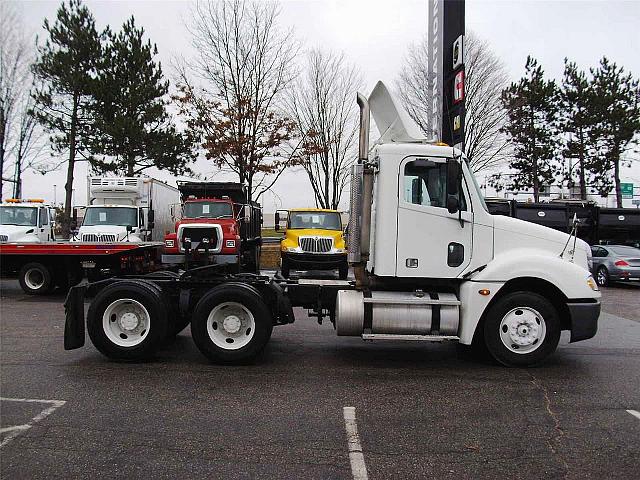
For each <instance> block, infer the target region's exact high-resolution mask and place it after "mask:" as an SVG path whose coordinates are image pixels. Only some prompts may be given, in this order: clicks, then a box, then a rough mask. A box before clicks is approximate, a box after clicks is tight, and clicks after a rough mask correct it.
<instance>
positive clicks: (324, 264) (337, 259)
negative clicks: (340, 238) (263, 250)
mask: <svg viewBox="0 0 640 480" xmlns="http://www.w3.org/2000/svg"><path fill="white" fill-rule="evenodd" d="M281 255H282V260H283V261H286V262H287V263H289V265H290V266H291V267H292V268H294V269H296V268H299V269H301V270H328V269H331V268H338V267H340V266H341V265H344V264H345V263H346V262H347V254H346V253H292V252H281Z"/></svg>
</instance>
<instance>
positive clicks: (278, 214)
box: [274, 212, 280, 232]
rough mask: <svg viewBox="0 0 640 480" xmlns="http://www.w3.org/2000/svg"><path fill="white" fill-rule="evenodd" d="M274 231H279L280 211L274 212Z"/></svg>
mask: <svg viewBox="0 0 640 480" xmlns="http://www.w3.org/2000/svg"><path fill="white" fill-rule="evenodd" d="M274 223H275V231H276V232H279V231H280V213H278V212H276V218H275V221H274Z"/></svg>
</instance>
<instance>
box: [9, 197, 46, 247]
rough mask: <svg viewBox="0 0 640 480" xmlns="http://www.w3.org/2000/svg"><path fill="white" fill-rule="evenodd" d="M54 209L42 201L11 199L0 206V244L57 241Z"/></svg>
mask: <svg viewBox="0 0 640 480" xmlns="http://www.w3.org/2000/svg"><path fill="white" fill-rule="evenodd" d="M53 219H54V215H53V212H52V208H51V207H50V206H48V205H45V203H44V201H43V200H41V199H26V200H20V199H16V198H9V199H7V200H5V201H4V202H3V203H1V204H0V242H2V243H13V242H20V243H22V242H24V243H40V242H49V241H52V240H55V233H54V229H55V223H54V220H53Z"/></svg>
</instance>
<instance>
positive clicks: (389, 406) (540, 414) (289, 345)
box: [0, 280, 640, 479]
mask: <svg viewBox="0 0 640 480" xmlns="http://www.w3.org/2000/svg"><path fill="white" fill-rule="evenodd" d="M0 287H1V293H0V295H1V297H0V300H1V305H0V314H1V320H0V334H1V343H0V346H1V353H0V360H1V364H0V366H1V382H0V386H1V394H0V396H1V397H2V400H0V408H1V410H0V420H1V421H0V424H1V425H0V427H2V429H1V432H2V438H1V440H0V441H1V443H2V446H1V447H0V455H1V467H0V469H1V475H2V478H7V479H20V478H80V477H82V478H110V479H120V478H122V479H125V478H126V479H131V478H192V479H195V478H209V479H210V478H269V479H273V478H292V479H301V478H305V479H306V478H336V479H350V478H354V472H355V473H356V474H357V473H358V471H359V470H358V469H357V468H358V466H364V465H365V464H366V472H367V473H368V478H370V479H389V478H404V479H409V478H436V479H446V478H455V479H465V478H470V479H471V478H473V479H476V478H532V479H540V478H568V479H573V478H594V479H603V478H638V471H640V455H639V452H640V418H637V417H636V416H634V413H633V412H634V411H635V412H638V411H640V286H633V285H632V286H624V287H616V288H608V289H606V290H605V291H604V292H603V308H604V313H603V314H602V316H601V320H600V328H599V332H598V335H597V336H596V337H595V338H594V339H592V340H589V341H585V342H580V343H576V344H572V345H569V344H568V343H567V342H568V340H567V338H566V337H565V336H563V340H562V342H561V346H560V347H559V350H558V352H557V353H556V354H555V355H554V356H553V357H552V359H551V361H549V362H548V363H547V364H546V365H545V366H542V367H539V368H533V369H506V368H502V367H499V366H496V365H493V364H490V363H487V362H477V361H475V360H473V359H470V358H468V357H466V356H465V355H463V354H462V353H461V352H459V350H458V349H457V348H456V346H455V345H453V344H419V345H417V344H403V343H376V344H371V343H364V342H362V341H361V340H359V339H349V338H338V337H336V336H335V334H334V332H333V329H332V327H331V325H330V324H324V325H322V326H318V325H317V323H316V322H315V320H313V319H309V318H307V317H306V315H305V313H304V312H303V311H300V312H298V315H297V318H298V321H297V323H296V324H294V325H290V326H284V327H277V328H276V330H275V331H274V334H273V337H272V340H271V342H270V345H269V346H268V347H267V351H266V354H265V355H264V357H263V358H262V359H261V360H260V362H259V363H257V364H256V365H251V366H243V367H222V366H216V365H211V364H208V363H207V362H206V361H205V359H204V358H203V357H202V356H201V355H200V353H199V352H198V351H197V350H196V348H195V346H194V344H193V342H192V340H191V337H190V335H189V331H188V329H187V330H186V331H184V332H182V334H180V335H179V336H178V339H177V341H176V342H175V343H173V344H171V345H168V346H167V347H166V348H165V349H164V350H163V351H162V352H161V353H160V355H159V357H158V358H157V359H156V360H155V361H153V362H149V363H142V364H133V365H132V364H121V363H114V362H110V361H108V360H106V359H105V358H103V357H102V356H101V355H100V354H99V353H98V352H97V351H96V350H95V349H94V348H93V346H92V345H91V344H90V343H89V342H88V343H87V345H86V346H85V347H84V348H82V349H79V350H74V351H70V352H66V351H64V350H63V346H62V334H63V329H64V312H63V308H62V302H63V297H62V296H61V295H57V296H56V295H54V296H51V297H48V298H35V297H28V296H26V295H24V294H23V293H22V291H21V290H20V289H19V287H18V285H17V282H14V281H8V280H3V281H2V282H1V283H0ZM345 407H346V409H345ZM351 407H352V408H351ZM629 411H631V412H629ZM638 415H639V417H640V414H638ZM356 430H357V431H356ZM350 453H351V455H350ZM350 462H355V468H354V469H353V470H352V463H350ZM360 463H361V464H362V465H360ZM362 472H363V471H362V470H360V473H362ZM361 478H364V477H361Z"/></svg>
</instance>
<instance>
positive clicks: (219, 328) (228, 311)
mask: <svg viewBox="0 0 640 480" xmlns="http://www.w3.org/2000/svg"><path fill="white" fill-rule="evenodd" d="M255 330H256V322H255V319H254V317H253V314H252V313H251V311H250V310H249V309H248V308H247V307H245V306H244V305H242V304H241V303H238V302H224V303H221V304H219V305H217V306H216V307H215V308H214V309H213V310H211V312H210V313H209V317H208V318H207V333H208V334H209V338H210V339H211V341H212V342H213V343H214V344H215V345H216V346H217V347H220V348H223V349H224V350H238V349H240V348H242V347H244V346H246V345H247V344H248V343H249V342H250V341H251V339H252V338H253V335H254V334H255Z"/></svg>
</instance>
